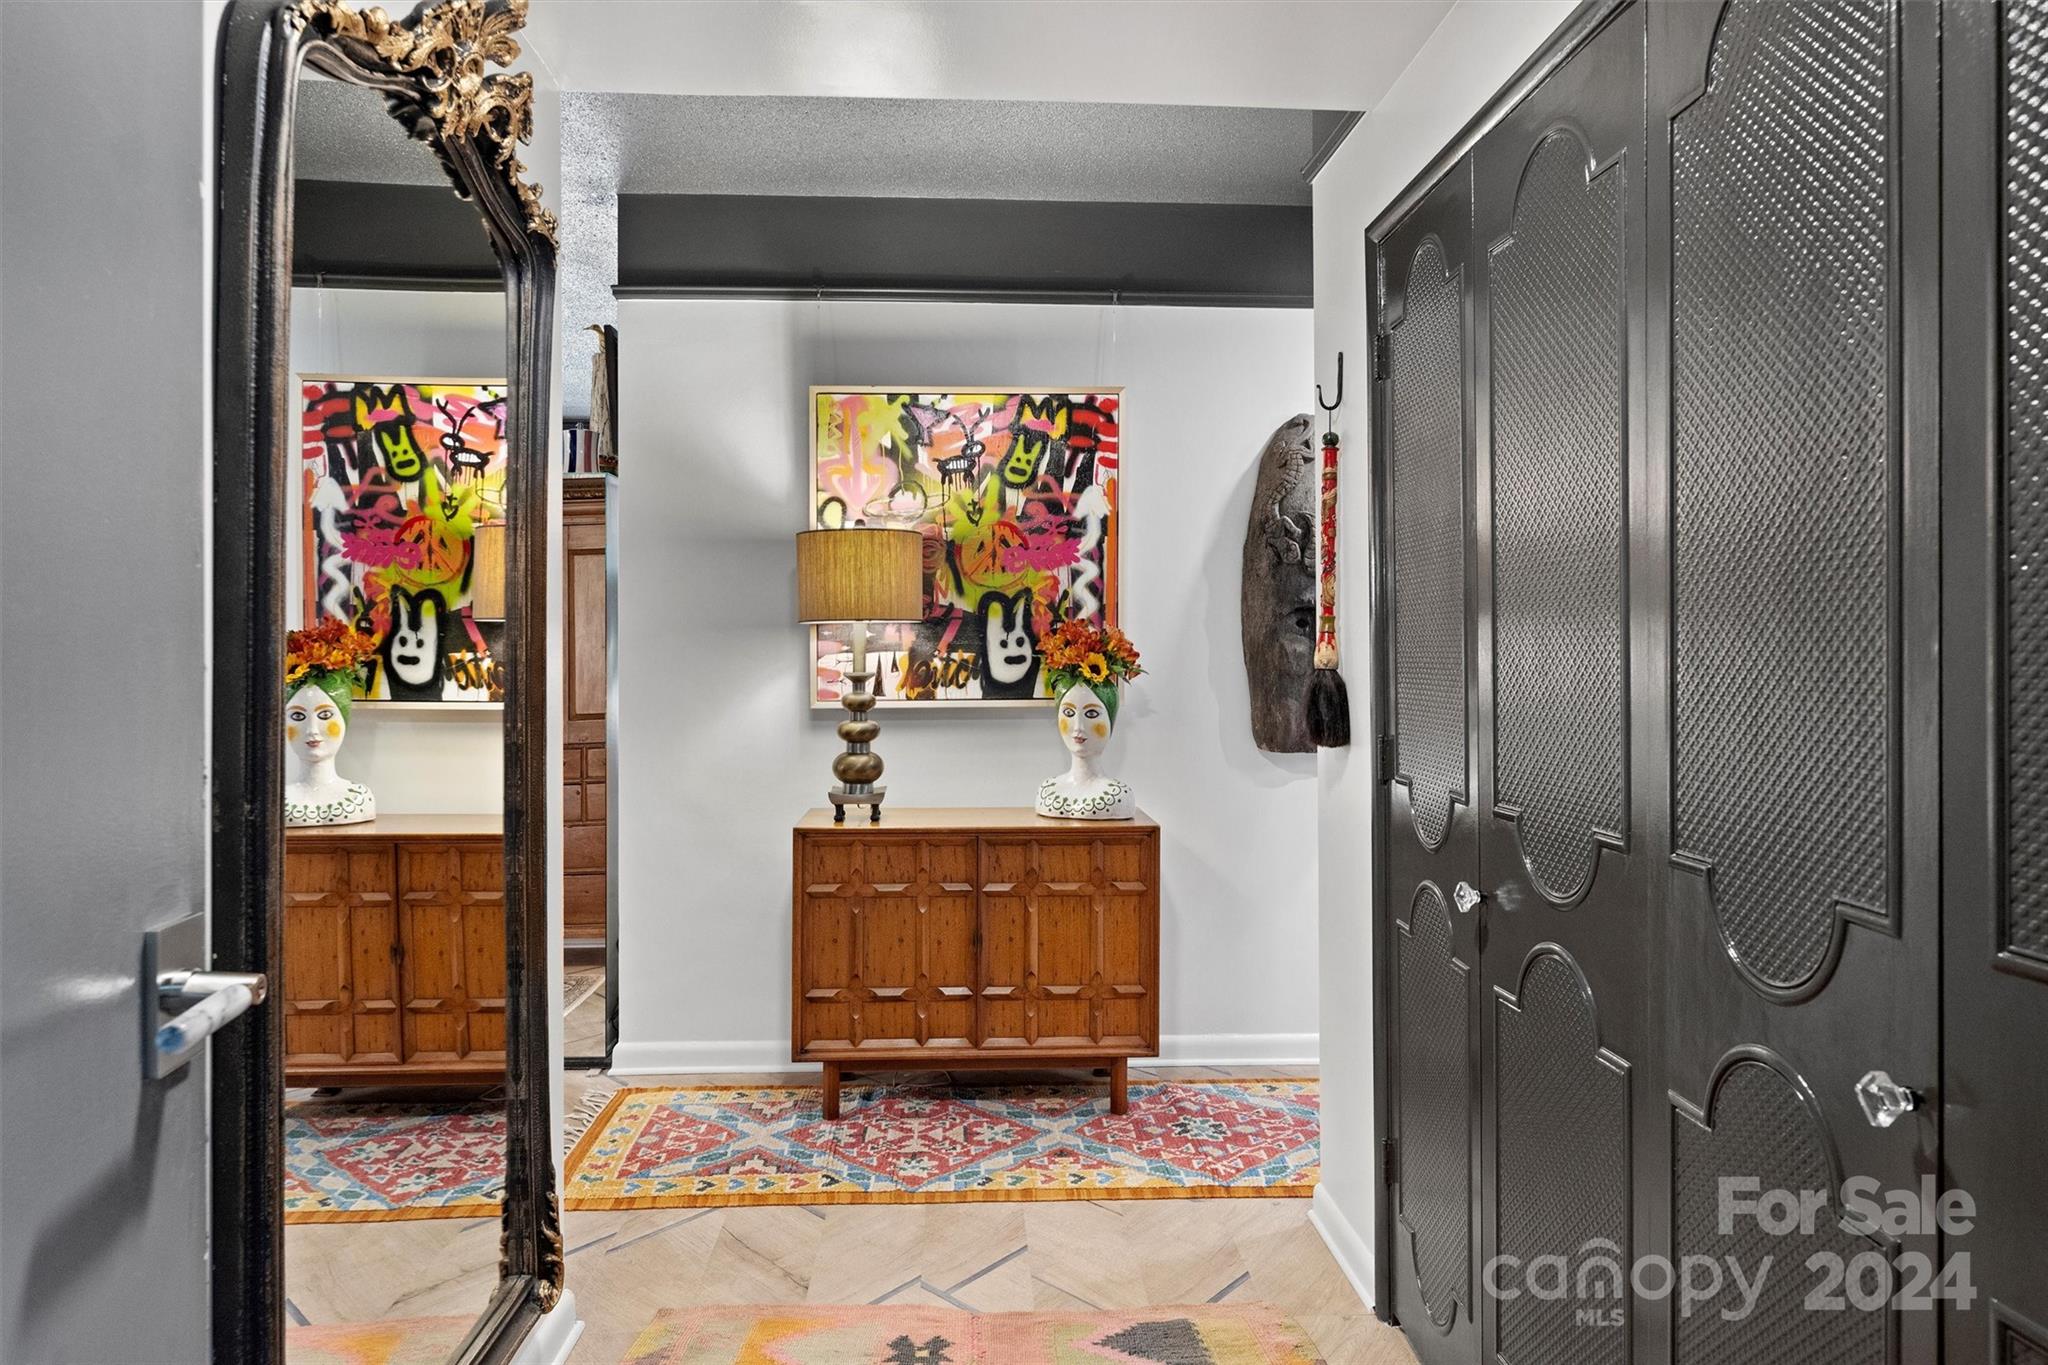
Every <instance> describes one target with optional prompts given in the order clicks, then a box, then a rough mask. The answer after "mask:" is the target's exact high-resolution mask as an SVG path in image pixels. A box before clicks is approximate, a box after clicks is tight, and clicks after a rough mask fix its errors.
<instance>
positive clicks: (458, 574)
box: [299, 374, 506, 705]
mask: <svg viewBox="0 0 2048 1365" xmlns="http://www.w3.org/2000/svg"><path fill="white" fill-rule="evenodd" d="M299 398H300V414H301V427H300V436H301V441H300V474H301V483H302V489H301V497H302V505H303V507H304V509H305V520H304V524H303V526H302V528H301V534H302V538H303V543H304V546H305V554H304V568H305V615H304V619H305V620H306V621H307V622H308V623H312V622H315V621H322V620H327V619H329V618H337V617H338V618H340V619H342V620H345V621H348V622H350V623H351V624H353V625H354V626H355V627H356V628H357V629H358V630H361V631H364V632H366V633H367V634H369V635H370V636H371V637H372V638H374V639H375V640H376V641H377V656H376V658H374V659H373V660H371V662H370V663H369V665H368V666H367V667H366V668H365V669H364V677H363V679H362V680H361V681H360V682H359V683H358V684H357V687H356V695H357V696H358V697H359V698H361V699H363V700H364V701H370V702H431V703H448V704H451V705H462V704H473V703H479V702H484V703H489V702H502V701H503V700H504V667H503V664H502V662H501V658H500V655H501V644H502V639H503V632H504V621H503V620H502V619H492V618H491V615H490V614H491V613H492V612H497V613H500V614H501V613H502V611H503V608H501V607H494V606H493V605H491V604H492V603H493V602H495V601H499V600H502V597H503V594H502V591H500V590H499V587H498V585H497V584H489V583H486V582H485V581H484V579H483V577H482V576H481V575H480V574H479V572H478V569H479V560H480V558H481V559H482V560H483V561H484V567H485V569H486V572H488V573H496V574H502V573H503V571H504V558H503V555H502V553H500V554H498V555H495V556H492V555H488V554H484V553H483V551H484V549H485V545H484V542H485V541H488V540H489V539H490V538H491V536H492V533H493V532H494V531H496V532H497V533H498V534H499V535H502V527H503V526H504V522H505V415H506V414H505V398H506V384H505V381H504V380H502V379H409V378H391V377H388V376H366V375H325V374H302V375H300V376H299ZM498 543H499V545H500V547H502V540H501V541H499V542H498ZM480 592H481V593H482V596H480V595H479V594H480Z"/></svg>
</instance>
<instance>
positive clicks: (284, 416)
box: [212, 0, 563, 1362]
mask: <svg viewBox="0 0 2048 1365" xmlns="http://www.w3.org/2000/svg"><path fill="white" fill-rule="evenodd" d="M525 11H526V4H525V0H444V2H443V3H438V4H431V5H423V6H421V7H420V8H419V9H416V10H414V11H413V12H412V13H411V14H410V15H408V16H406V17H405V18H403V19H391V18H389V17H388V16H387V15H386V14H385V13H384V12H383V11H382V10H378V9H365V10H362V11H358V10H355V9H352V8H350V7H349V6H348V5H346V4H344V3H342V0H234V3H232V4H231V5H230V7H229V9H228V11H227V15H226V18H225V21H224V23H223V26H222V31H221V45H220V52H219V58H220V67H219V69H220V73H221V88H220V94H221V104H220V109H219V178H218V189H219V205H218V208H219V214H218V221H217V230H218V241H217V250H218V255H217V262H216V271H217V273H216V290H217V299H216V303H217V307H216V317H215V337H214V344H215V369H214V440H215V449H214V489H213V509H214V579H213V581H214V607H213V630H214V640H213V671H214V677H213V697H214V703H213V741H212V752H213V796H214V826H213V881H212V904H213V919H212V934H213V952H212V957H213V965H214V966H215V967H216V968H217V969H220V970H233V971H250V972H262V973H265V974H266V976H267V977H268V979H269V980H270V982H271V983H272V991H271V995H270V999H269V1002H268V1003H267V1004H265V1005H263V1006H261V1007H260V1008H259V1009H258V1010H256V1011H254V1014H255V1016H256V1017H255V1019H254V1021H253V1026H252V1027H250V1028H248V1029H246V1030H245V1031H239V1032H238V1033H234V1034H229V1035H223V1037H222V1039H221V1040H219V1041H217V1042H216V1043H215V1045H214V1052H213V1082H212V1085H213V1090H212V1096H213V1100H212V1104H213V1120H212V1122H213V1143H212V1151H213V1166H212V1186H213V1193H212V1210H213V1213H212V1222H213V1247H212V1253H213V1275H214V1305H213V1342H214V1353H215V1358H216V1359H219V1360H233V1361H272V1362H275V1361H281V1360H283V1359H284V1358H285V1353H286V1323H287V1314H286V1294H285V1280H284V1269H283V1262H284V1254H285V1217H284V1199H285V1188H286V1169H285V1160H284V1153H283V1148H282V1144H281V1141H280V1134H281V1131H282V1128H283V1123H284V1119H285V1086H286V1060H287V1056H286V1054H287V1032H286V1010H287V1003H288V1002H287V1001H285V1000H283V999H281V998H280V996H281V995H282V994H283V992H281V991H280V990H279V989H278V983H281V982H282V981H283V980H284V975H285V959H284V937H285V932H286V914H285V908H284V907H285V863H286V838H285V823H286V820H285V811H284V803H283V800H282V799H281V793H282V792H283V789H284V783H285V767H284V765H285V762H286V750H285V744H284V742H283V741H284V733H285V728H286V722H287V719H288V713H287V706H286V702H287V698H286V696H285V694H284V689H283V682H284V678H285V662H286V661H285V634H286V628H287V625H288V624H292V622H291V621H290V620H288V611H287V599H288V594H292V595H298V594H304V596H303V598H301V600H302V601H304V602H306V603H308V604H311V603H312V602H313V600H314V598H313V594H312V593H311V591H310V590H309V585H310V583H311V582H312V576H311V575H310V573H309V571H308V570H307V568H306V561H305V559H304V557H303V554H301V555H299V556H296V557H295V556H294V554H293V553H291V552H290V551H291V549H292V548H294V546H295V545H296V542H297V541H298V540H300V539H303V538H304V537H305V536H307V535H310V534H313V533H312V531H310V530H309V529H307V528H308V527H309V526H310V525H311V519H310V517H308V516H307V514H306V512H305V506H306V498H307V495H306V494H305V493H304V492H303V491H298V490H300V489H301V487H302V485H303V482H304V474H303V471H302V469H301V461H302V458H303V457H302V453H301V442H302V432H303V430H304V424H305V422H306V421H307V417H306V411H305V405H306V403H307V401H308V400H307V396H306V395H307V392H308V390H307V387H306V382H305V379H306V377H305V376H304V375H303V374H302V373H295V357H294V354H293V352H294V350H295V348H296V346H297V343H296V341H295V337H294V333H295V330H297V329H296V327H295V319H294V317H293V312H292V308H293V286H294V259H295V257H294V216H295V208H294V202H295V198H302V197H303V196H302V195H300V196H295V193H294V166H295V161H296V158H297V157H298V156H299V154H300V146H299V142H298V140H299V138H300V136H301V133H300V129H299V126H298V123H297V117H298V116H297V113H296V111H297V110H298V109H299V108H300V104H299V95H300V92H301V81H302V78H304V79H305V80H306V81H308V82H321V83H325V82H329V81H331V82H338V83H341V84H342V85H345V86H348V87H354V88H356V89H357V90H358V91H359V92H367V96H374V97H375V98H376V99H379V100H381V103H382V106H383V109H384V110H385V111H387V112H388V115H389V117H390V118H391V119H393V120H396V124H397V126H398V127H399V128H400V129H402V130H403V132H404V133H405V134H406V135H409V136H410V137H411V138H413V139H416V140H417V142H418V143H421V144H424V147H425V148H426V149H427V150H428V151H430V152H431V154H432V156H433V158H435V159H436V160H437V161H438V163H439V167H440V170H441V171H442V172H445V178H446V181H447V182H451V183H452V187H453V191H454V195H456V196H459V198H460V199H461V200H462V201H466V204H467V205H468V206H469V208H467V209H465V210H464V211H465V212H470V211H473V212H474V213H475V214H476V216H477V217H478V219H480V222H479V223H478V226H479V227H480V228H481V229H482V231H481V233H480V234H478V235H479V236H481V237H486V238H487V240H488V244H489V249H490V252H491V256H492V257H494V258H495V272H496V280H495V282H490V287H491V288H493V289H496V288H499V287H502V290H503V307H504V331H503V352H502V358H501V359H499V360H497V361H496V362H495V363H494V364H491V365H490V366H489V368H490V369H491V370H492V371H494V372H496V373H495V374H494V376H493V382H495V383H496V384H498V385H499V386H500V387H499V391H498V392H497V393H496V394H495V396H493V395H490V394H486V395H485V396H486V398H490V399H492V401H493V402H494V407H493V412H494V416H493V417H492V419H491V421H492V423H493V425H492V428H491V437H490V439H491V440H492V441H494V442H495V443H496V446H497V448H498V449H500V450H501V451H502V482H501V483H500V482H493V484H492V485H491V500H492V506H491V509H490V514H489V516H488V517H485V516H481V515H480V516H478V517H477V518H475V519H474V520H475V524H476V525H481V524H482V523H483V522H484V521H485V520H489V521H492V522H494V523H495V525H496V527H497V528H499V529H498V533H497V534H496V535H495V536H494V537H492V539H494V540H496V541H497V545H498V547H502V561H503V570H502V582H503V588H502V602H501V603H496V604H495V609H496V612H497V613H498V616H501V617H502V620H501V621H500V620H499V619H498V617H497V616H492V617H490V620H491V624H492V627H493V630H492V634H491V637H490V638H491V649H490V652H489V653H490V657H488V658H487V660H486V662H487V663H489V664H490V665H491V670H490V678H489V683H488V689H487V691H488V695H489V696H490V697H491V698H493V699H496V700H498V701H500V702H501V705H502V711H501V712H492V714H497V715H501V717H502V736H501V737H502V764H503V787H504V791H503V810H502V841H503V867H502V882H501V883H498V884H497V885H495V886H493V887H492V894H497V893H498V892H499V890H500V889H501V892H502V906H503V923H504V943H503V994H502V1002H500V1001H499V1000H497V999H492V1000H489V1001H485V1002H482V1006H483V1007H485V1008H487V1009H488V1011H489V1013H490V1014H491V1016H492V1018H491V1022H490V1023H489V1025H488V1027H489V1029H490V1030H492V1032H491V1033H490V1037H489V1048H490V1051H491V1053H492V1055H493V1057H495V1053H496V1051H497V1050H498V1049H499V1048H500V1047H501V1048H502V1054H503V1055H502V1067H503V1070H502V1088H501V1091H500V1088H499V1087H498V1086H495V1085H494V1086H493V1087H492V1096H491V1099H492V1103H493V1104H496V1103H497V1101H498V1099H499V1098H500V1095H501V1097H502V1113H503V1124H504V1139H503V1149H504V1162H505V1172H504V1183H503V1203H502V1223H501V1232H500V1235H499V1237H498V1239H497V1260H498V1278H497V1281H496V1287H495V1289H494V1290H488V1286H486V1291H487V1297H488V1302H487V1303H483V1304H482V1306H481V1311H480V1313H479V1315H478V1316H477V1317H476V1319H475V1322H474V1324H473V1326H471V1327H470V1328H469V1329H468V1332H467V1335H466V1336H462V1337H460V1338H459V1344H458V1343H456V1342H451V1350H452V1351H453V1354H454V1358H455V1359H457V1360H462V1361H487V1360H499V1359H506V1358H509V1357H510V1355H511V1354H512V1352H513V1351H514V1350H515V1349H516V1348H517V1346H518V1344H519V1343H520V1341H521V1340H522V1339H523V1338H524V1337H525V1336H526V1334H527V1332H528V1331H529V1330H530V1329H531V1328H532V1327H533V1325H534V1324H535V1323H536V1322H537V1321H539V1319H540V1317H541V1316H542V1315H543V1314H544V1313H546V1312H547V1311H548V1310H549V1309H550V1308H551V1307H553V1306H554V1304H555V1303H556V1301H557V1300H558V1299H559V1297H560V1295H561V1290H562V1276H563V1261H562V1243H561V1232H560V1217H559V1212H558V1205H557V1196H556V1190H555V1177H554V1164H553V1160H552V1152H551V1130H552V1124H551V1121H550V1114H549V1076H548V1030H549V1023H548V1021H549V1019H550V1018H551V1017H552V1015H553V1009H552V1006H553V1003H554V1002H553V1001H552V1000H551V998H550V988H549V973H548V956H547V899H548V895H547V886H548V873H549V869H548V865H547V840H546V817H547V810H548V802H547V788H548V782H547V775H548V767H547V736H548V703H547V685H546V678H547V674H546V657H547V649H546V641H547V620H546V584H547V553H548V533H547V515H548V513H547V509H548V485H549V454H548V452H549V449H550V446H551V442H550V440H549V433H548V422H549V411H550V403H549V398H550V392H549V386H550V384H551V382H552V379H553V375H552V363H551V358H552V353H553V348H554V338H553V335H552V331H553V317H554V303H553V292H554V262H555V246H554V232H555V223H554V218H553V216H552V215H551V214H550V213H549V212H548V211H547V210H546V209H545V208H543V207H542V203H541V197H540V191H539V188H538V187H537V186H535V185H532V184H530V183H528V182H527V181H526V179H525V176H524V170H525V168H524V167H523V166H522V165H521V164H520V161H519V157H518V154H517V149H518V147H519V144H521V143H523V142H525V141H527V140H528V138H529V137H530V135H531V131H532V94H533V88H532V81H531V77H530V76H528V75H525V74H522V73H515V72H509V71H505V70H502V68H504V67H506V66H507V65H509V64H510V63H511V62H513V61H514V60H515V59H516V58H517V57H518V55H519V44H518V42H517V41H516V39H515V37H514V34H515V33H516V32H517V31H518V30H519V29H520V27H521V26H522V24H523V22H524V19H525ZM367 96H366V97H367ZM304 211H305V210H303V209H302V210H300V212H304ZM491 271H492V261H491V259H490V258H484V261H483V272H484V274H485V275H486V276H488V275H489V274H490V273H491ZM441 373H444V374H445V372H441ZM385 378H386V379H389V378H391V376H388V375H387V376H385ZM364 382H365V383H367V382H370V381H368V380H365V381H364ZM478 382H481V381H480V380H479V381H478ZM425 390H426V381H424V380H422V381H420V383H419V385H418V386H416V391H414V392H413V393H411V394H410V395H409V397H408V400H407V401H411V402H413V403H415V404H417V403H418V402H419V401H420V399H419V393H420V392H424V391H425ZM427 401H429V402H432V401H434V400H433V399H432V397H431V396H430V397H429V398H428V399H427ZM449 425H450V429H449V430H447V431H446V432H445V433H444V435H443V439H442V442H441V444H442V445H443V446H445V447H448V449H447V450H443V451H438V452H432V453H429V454H428V455H427V458H426V460H424V461H420V459H419V457H420V456H421V455H422V452H421V451H420V450H419V448H418V443H417V442H416V443H414V444H412V445H409V446H405V448H404V449H403V450H396V451H395V452H394V449H392V448H386V447H374V448H373V447H371V446H369V445H366V446H365V447H364V448H365V449H366V450H372V449H377V450H382V451H383V452H384V455H383V458H384V461H385V464H386V465H387V466H388V468H387V469H386V470H385V475H386V476H388V477H389V478H390V479H392V480H394V481H398V482H403V481H404V479H405V478H407V477H408V476H407V475H406V473H405V471H404V470H401V469H400V468H399V465H400V464H402V463H405V462H406V461H407V460H408V459H409V460H413V461H414V462H415V463H425V464H428V465H431V463H432V460H433V458H436V457H437V456H442V455H448V454H449V452H450V451H452V452H453V456H452V458H454V459H455V461H456V464H457V465H460V464H462V462H463V461H464V460H465V459H468V458H471V457H472V456H473V453H474V452H473V451H472V450H470V449H469V448H467V447H466V446H465V445H464V442H465V441H466V440H467V437H466V436H465V433H464V430H463V427H462V422H461V420H460V419H459V418H458V419H457V420H455V421H454V422H453V423H452V424H449ZM420 430H422V431H430V430H431V423H428V422H423V423H422V425H421V427H420ZM450 442H452V443H453V444H452V445H450ZM400 445H404V443H403V442H401V443H400ZM478 467H479V468H480V467H481V464H480V461H479V462H478ZM411 477H413V478H415V480H416V479H417V477H418V476H417V475H413V476H411ZM429 480H430V492H429V493H421V492H420V490H419V488H418V487H417V484H416V483H415V485H414V486H413V488H412V491H411V492H410V493H409V494H408V495H407V496H412V497H417V498H425V497H427V496H433V497H436V498H438V497H440V496H443V495H446V494H448V492H449V488H451V487H453V486H454V484H455V483H459V482H460V481H459V480H451V481H449V482H448V483H446V484H443V485H431V476H429ZM450 506H451V507H452V506H453V504H452V503H451V504H450ZM295 509H296V510H295ZM463 515H464V518H465V520H464V525H465V526H468V525H469V520H468V517H467V513H466V512H465V513H464V514H463ZM476 539H477V541H478V542H481V541H482V539H483V537H481V536H478V537H476ZM445 548H446V547H445V546H443V547H442V549H443V550H445ZM495 551H496V547H494V550H493V553H492V555H491V556H490V557H491V558H492V559H493V560H495V559H496V558H497V557H498V556H497V554H496V552H495ZM434 552H435V551H434V550H432V549H429V550H427V551H425V553H434ZM461 554H462V558H461V560H460V569H461V572H462V575H463V582H464V585H465V589H464V597H463V603H462V612H463V615H462V620H463V621H464V622H465V625H466V627H468V628H470V629H471V630H472V636H473V638H475V639H477V640H482V639H483V636H482V635H481V634H480V633H476V632H475V631H474V628H473V618H477V617H484V616H488V615H489V612H488V610H487V609H485V608H483V607H482V606H481V605H480V603H476V602H471V601H469V599H468V594H467V584H468V582H469V570H470V566H471V565H472V564H481V563H482V562H483V560H484V558H485V556H484V551H483V549H482V546H481V543H478V544H475V545H472V544H471V543H470V542H469V540H468V538H467V534H465V539H464V543H463V545H462V546H461ZM455 606H456V603H455V602H454V601H452V600H451V601H445V602H443V603H442V610H445V611H449V612H451V613H452V612H453V611H454V609H455ZM359 610H360V608H359ZM301 618H302V619H303V613H301ZM415 629H417V627H415ZM479 649H481V647H479ZM384 666H385V667H386V668H387V669H388V670H389V672H390V674H391V675H392V677H393V678H396V677H397V676H398V675H399V674H400V673H401V672H402V669H401V667H400V663H399V656H398V655H397V654H396V653H387V654H386V656H385V657H384ZM467 685H468V684H460V685H458V687H459V686H467ZM477 685H478V686H483V684H477ZM393 688H394V689H395V683H394V684H393ZM366 695H379V694H375V693H372V694H366ZM381 695H382V696H383V697H384V698H386V699H395V698H396V697H397V696H398V695H399V693H398V692H397V691H396V690H391V691H387V692H385V693H383V694H381ZM448 695H450V696H453V693H452V692H451V693H450V694H448ZM455 699H456V700H462V699H463V698H461V697H455ZM342 705H343V710H344V712H345V711H346V709H347V707H346V703H345V702H343V703H342ZM484 723H485V724H486V725H489V719H488V716H487V717H486V718H485V721H484ZM301 758H303V756H301ZM295 761H299V760H295ZM295 771H297V770H296V769H295ZM295 818H296V817H295ZM401 856H402V855H401ZM482 871H483V872H484V873H485V874H492V873H494V871H495V869H492V868H490V867H488V866H486V867H485V868H483V869H482ZM484 879H488V880H491V881H494V882H495V881H496V878H495V876H487V877H486V878H484ZM468 884H469V883H468V882H467V881H465V882H464V885H465V887H466V886H467V885H468ZM400 898H401V899H402V895H401V897H400ZM397 913H398V914H400V915H401V917H402V915H403V913H404V912H403V910H402V908H400V909H399V910H398V911H397ZM493 950H494V951H495V945H493ZM402 953H403V947H402V945H400V946H398V947H394V948H393V950H392V957H393V960H397V959H398V958H399V957H400V956H401V955H402ZM493 970H495V969H493ZM389 993H390V994H392V995H394V996H395V995H397V994H398V992H397V991H392V992H389ZM500 1020H501V1023H500V1022H499V1021H500ZM392 1027H394V1028H395V1027H396V1025H395V1024H394V1025H392ZM499 1028H502V1035H500V1034H499V1033H498V1032H496V1030H498V1029H499ZM494 1064H495V1063H494ZM493 1079H494V1080H495V1079H496V1077H495V1072H494V1075H493ZM295 1083H297V1082H295ZM485 1274H486V1278H487V1274H488V1272H487V1271H486V1272H485ZM295 1320H296V1315H295Z"/></svg>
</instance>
